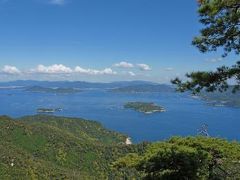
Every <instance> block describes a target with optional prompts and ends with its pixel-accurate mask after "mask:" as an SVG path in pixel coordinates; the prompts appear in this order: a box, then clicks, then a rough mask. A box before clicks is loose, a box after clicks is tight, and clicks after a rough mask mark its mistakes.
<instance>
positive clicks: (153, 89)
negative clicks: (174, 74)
mask: <svg viewBox="0 0 240 180" xmlns="http://www.w3.org/2000/svg"><path fill="white" fill-rule="evenodd" d="M174 91H175V90H174V88H172V87H171V86H169V85H166V84H138V85H130V86H126V87H118V88H113V89H111V92H115V93H161V92H164V93H166V92H174Z"/></svg>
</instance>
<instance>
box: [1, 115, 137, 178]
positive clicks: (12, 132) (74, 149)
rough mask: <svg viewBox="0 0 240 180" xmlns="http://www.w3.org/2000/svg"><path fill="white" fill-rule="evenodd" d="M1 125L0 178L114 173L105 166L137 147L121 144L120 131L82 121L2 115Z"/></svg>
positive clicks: (111, 174)
mask: <svg viewBox="0 0 240 180" xmlns="http://www.w3.org/2000/svg"><path fill="white" fill-rule="evenodd" d="M0 129H1V131H0V179H30V178H37V179H49V178H54V179H61V178H63V179H73V178H75V179H79V178H83V179H93V177H99V178H100V179H105V178H107V177H119V176H120V175H121V174H120V173H117V172H113V171H112V170H111V169H110V164H111V163H112V162H113V161H114V160H116V159H117V158H119V157H121V156H123V155H124V154H126V153H128V152H136V151H138V149H139V147H140V146H139V147H138V146H126V145H125V144H124V143H125V140H126V136H125V135H122V134H119V133H116V132H112V131H109V130H106V129H105V128H104V127H102V126H101V125H100V124H99V123H97V122H94V121H88V120H83V119H75V118H64V117H54V116H45V115H37V116H28V117H23V118H20V119H17V120H14V119H11V118H9V117H6V116H1V117H0ZM131 174H132V175H133V174H134V173H133V172H130V174H129V176H131Z"/></svg>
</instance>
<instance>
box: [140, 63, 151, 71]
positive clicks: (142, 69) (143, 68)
mask: <svg viewBox="0 0 240 180" xmlns="http://www.w3.org/2000/svg"><path fill="white" fill-rule="evenodd" d="M137 67H139V68H140V70H141V71H151V70H152V69H151V68H150V66H149V65H147V64H137Z"/></svg>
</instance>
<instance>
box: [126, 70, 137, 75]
mask: <svg viewBox="0 0 240 180" xmlns="http://www.w3.org/2000/svg"><path fill="white" fill-rule="evenodd" d="M128 74H129V75H130V76H136V74H135V73H134V72H132V71H129V72H128Z"/></svg>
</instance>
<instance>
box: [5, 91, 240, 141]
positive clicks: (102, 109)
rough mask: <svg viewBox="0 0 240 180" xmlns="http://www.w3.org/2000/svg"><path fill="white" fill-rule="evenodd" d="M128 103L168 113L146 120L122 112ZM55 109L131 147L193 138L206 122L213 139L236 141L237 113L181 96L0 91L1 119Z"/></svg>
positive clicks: (239, 128)
mask: <svg viewBox="0 0 240 180" xmlns="http://www.w3.org/2000/svg"><path fill="white" fill-rule="evenodd" d="M129 101H147V102H154V103H157V104H158V105H161V106H163V107H165V108H166V110H167V112H165V113H156V114H151V115H145V114H142V113H139V112H135V111H132V110H128V109H124V108H123V105H124V104H125V103H126V102H129ZM59 107H60V108H63V111H62V112H58V113H56V114H55V115H58V116H68V117H81V118H86V119H90V120H96V121H99V122H101V123H102V124H103V125H104V126H105V127H106V128H109V129H112V130H115V131H118V132H121V133H124V134H127V135H128V136H130V137H131V138H132V140H133V142H140V141H157V140H162V139H167V138H169V137H170V136H175V135H181V136H188V135H196V134H197V129H198V128H200V127H201V125H202V124H204V123H206V124H208V126H209V134H210V135H211V136H214V137H222V138H226V139H229V140H240V109H238V108H231V107H213V106H209V105H207V104H206V102H204V101H201V100H197V99H193V98H191V97H189V96H188V95H185V94H178V93H139V94H125V93H124V94H121V93H111V92H106V91H100V90H92V91H85V92H81V93H77V94H66V95H55V94H47V93H30V92H25V91H22V90H16V89H12V90H6V89H5V90H3V89H1V90H0V115H8V116H11V117H21V116H25V115H34V114H36V109H37V108H59Z"/></svg>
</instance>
